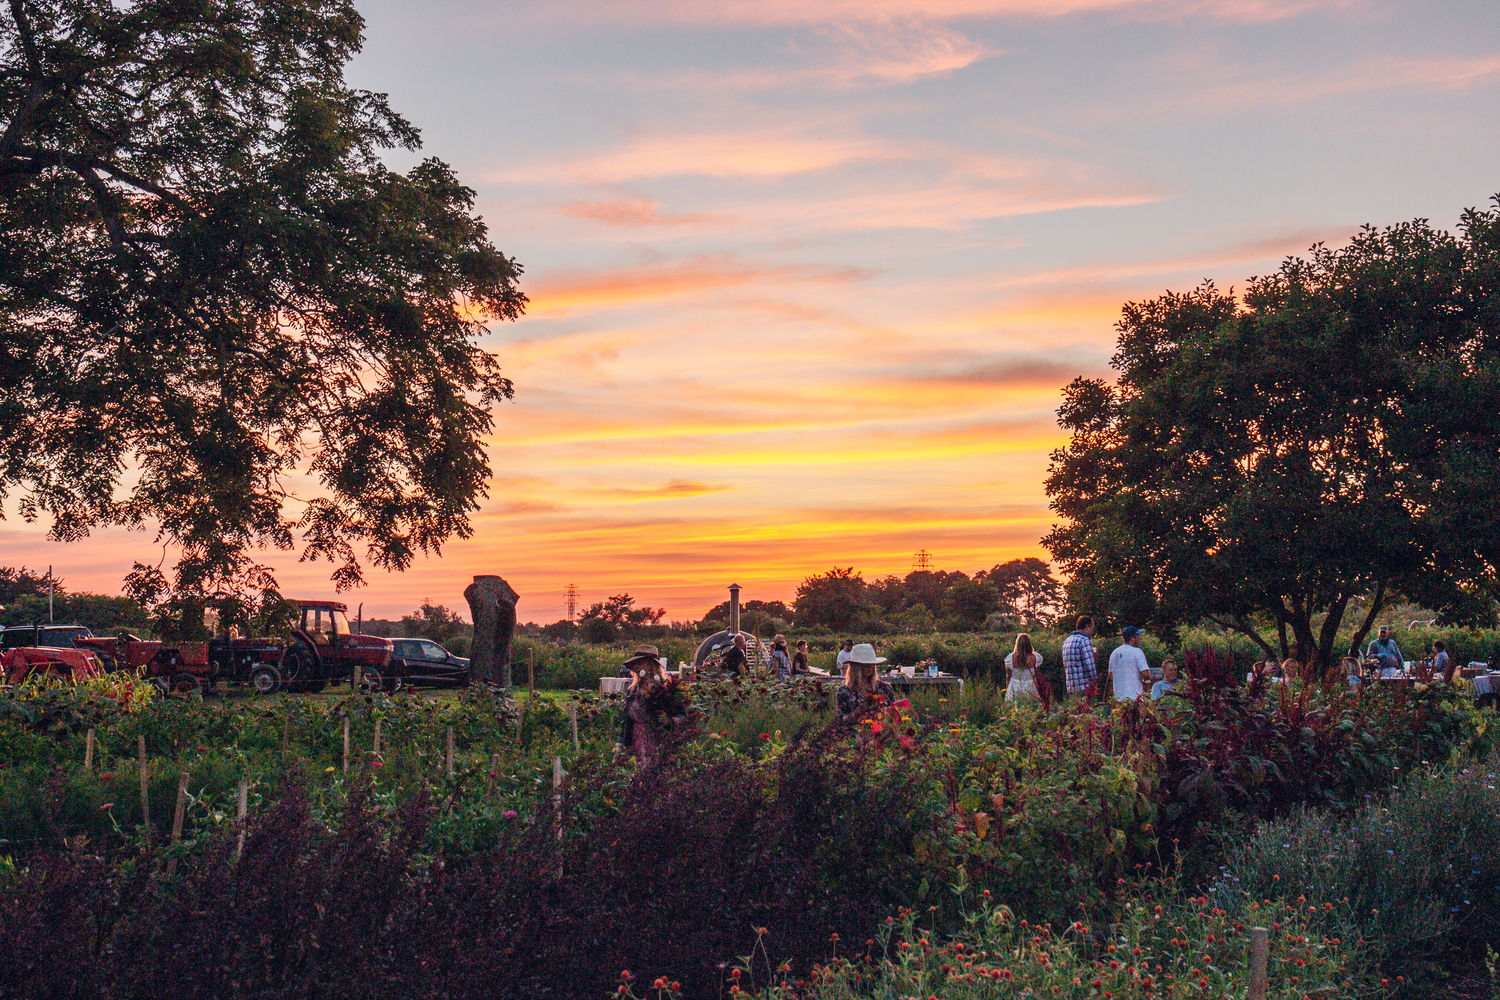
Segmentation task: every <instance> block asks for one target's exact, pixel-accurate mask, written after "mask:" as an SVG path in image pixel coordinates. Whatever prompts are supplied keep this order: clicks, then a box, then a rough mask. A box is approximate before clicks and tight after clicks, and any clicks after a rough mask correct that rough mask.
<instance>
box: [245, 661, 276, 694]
mask: <svg viewBox="0 0 1500 1000" xmlns="http://www.w3.org/2000/svg"><path fill="white" fill-rule="evenodd" d="M250 687H251V689H252V690H253V691H254V692H255V693H256V694H275V693H276V692H277V691H279V690H281V671H279V670H277V669H276V668H275V667H273V666H271V665H270V664H269V663H262V664H260V666H258V667H256V668H255V669H254V670H252V671H250Z"/></svg>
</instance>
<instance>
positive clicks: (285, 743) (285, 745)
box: [281, 701, 292, 754]
mask: <svg viewBox="0 0 1500 1000" xmlns="http://www.w3.org/2000/svg"><path fill="white" fill-rule="evenodd" d="M291 739H292V703H291V702H289V701H288V702H287V703H286V716H285V718H283V719H282V722H281V752H282V753H283V754H285V753H286V752H287V750H288V749H289V748H290V747H291Z"/></svg>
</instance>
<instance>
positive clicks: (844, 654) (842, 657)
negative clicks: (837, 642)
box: [833, 639, 854, 674]
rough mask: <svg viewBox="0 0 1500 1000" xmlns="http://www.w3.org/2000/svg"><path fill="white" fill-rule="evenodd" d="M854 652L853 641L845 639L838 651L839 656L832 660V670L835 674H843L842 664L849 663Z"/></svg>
mask: <svg viewBox="0 0 1500 1000" xmlns="http://www.w3.org/2000/svg"><path fill="white" fill-rule="evenodd" d="M853 652H854V640H853V639H845V640H844V648H843V649H841V650H839V655H838V656H837V657H835V658H834V661H833V669H834V671H835V672H836V673H840V674H841V673H843V672H844V664H846V663H848V662H849V657H850V655H851V654H852V653H853Z"/></svg>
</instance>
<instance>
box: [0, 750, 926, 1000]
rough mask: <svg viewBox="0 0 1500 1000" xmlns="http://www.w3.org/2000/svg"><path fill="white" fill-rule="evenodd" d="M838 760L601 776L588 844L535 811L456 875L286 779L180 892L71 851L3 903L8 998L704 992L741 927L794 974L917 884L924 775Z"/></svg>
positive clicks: (376, 822) (416, 824) (572, 795)
mask: <svg viewBox="0 0 1500 1000" xmlns="http://www.w3.org/2000/svg"><path fill="white" fill-rule="evenodd" d="M848 740H849V737H848V733H847V731H845V730H843V729H840V728H838V727H833V728H830V729H828V730H823V731H819V732H816V733H813V734H811V735H809V736H807V738H806V739H804V740H803V741H802V742H800V743H797V744H794V745H793V746H791V747H789V748H788V750H787V752H786V754H785V756H784V757H783V758H782V759H781V760H780V761H779V763H778V765H777V767H776V768H775V771H774V775H773V780H771V781H769V782H767V781H765V780H764V779H763V778H762V777H760V776H758V775H757V774H756V772H755V770H754V769H753V768H752V766H751V765H749V764H748V763H747V762H745V761H744V760H743V759H742V758H737V757H725V758H722V759H719V760H709V761H703V760H697V761H692V760H687V759H684V758H680V757H679V758H675V759H672V760H669V761H667V762H666V763H665V764H664V765H663V766H661V767H658V768H651V769H644V770H642V771H640V772H639V773H638V774H637V775H636V777H635V778H634V780H633V781H632V782H631V783H630V784H629V785H628V787H627V788H626V789H625V791H624V793H623V795H622V797H621V798H620V800H619V803H618V807H617V808H612V807H606V805H605V803H608V802H609V801H610V800H608V799H606V798H605V793H606V792H611V793H612V794H616V795H619V794H620V792H619V791H618V790H617V787H618V779H617V776H616V773H615V772H614V771H613V770H612V766H611V765H599V766H598V768H597V769H593V770H583V771H581V772H580V773H578V774H576V775H574V776H573V779H572V781H571V783H570V785H569V788H568V790H567V792H566V795H565V797H564V798H563V800H562V801H560V803H559V805H558V808H559V809H560V810H563V811H566V812H567V813H568V814H569V815H575V816H576V815H577V814H579V813H588V812H591V811H594V810H598V811H599V815H598V818H597V819H596V820H595V821H594V822H593V823H592V824H591V825H590V824H581V825H580V824H577V823H573V824H569V831H570V832H569V834H568V836H567V837H566V838H562V839H560V838H559V836H558V834H557V827H556V825H555V823H554V821H553V820H552V816H551V815H549V814H548V812H547V811H544V812H543V813H541V814H540V815H538V816H537V817H536V818H535V820H534V822H532V823H530V824H529V825H522V826H518V827H516V828H514V829H515V832H514V833H513V834H512V835H511V836H509V837H505V838H502V843H500V844H498V845H497V847H496V849H495V850H494V852H493V853H491V854H488V855H485V856H481V857H480V858H478V859H477V860H473V861H469V862H465V863H462V864H455V865H453V866H451V867H450V866H448V865H445V864H444V862H443V861H442V860H441V859H440V858H439V859H424V858H422V857H420V856H419V854H418V849H419V847H420V845H421V844H422V842H423V837H424V834H425V830H426V822H427V817H428V816H429V815H430V814H431V813H433V812H435V811H436V808H435V807H434V806H431V805H429V804H428V800H427V798H426V797H425V796H420V795H419V796H416V797H415V798H414V799H412V800H411V801H410V802H409V803H408V804H407V805H406V806H405V807H403V809H402V810H401V811H400V813H399V814H397V815H394V816H389V817H382V816H381V815H380V813H379V811H378V810H377V808H376V807H375V805H374V803H373V802H372V801H371V800H370V798H369V795H368V787H367V786H363V785H361V786H360V787H358V788H357V789H356V790H355V792H354V793H352V794H351V796H350V799H349V801H348V803H347V805H346V806H345V808H344V812H343V815H342V817H340V819H339V823H338V828H337V832H334V833H327V832H324V830H323V828H322V827H321V826H320V825H319V824H318V823H316V822H314V821H313V812H312V806H311V803H310V802H309V799H308V797H307V795H306V793H305V792H304V791H303V790H302V788H301V786H300V785H299V784H297V783H296V782H295V781H289V782H288V783H287V785H286V786H285V788H284V790H283V792H282V794H281V798H280V802H279V804H278V805H277V806H276V807H275V808H274V809H272V810H269V811H268V812H267V813H266V814H265V815H264V816H263V818H262V819H261V820H260V821H259V822H258V823H257V824H256V825H255V827H254V829H253V830H252V831H251V833H250V836H249V839H248V841H247V844H246V847H245V853H244V857H243V858H242V859H241V860H240V861H239V862H238V863H237V864H236V863H234V862H233V859H232V856H231V851H232V846H233V845H232V839H231V837H229V836H225V837H223V838H221V839H219V840H218V841H216V842H215V843H214V845H213V846H212V847H211V848H210V849H209V850H207V851H206V852H203V853H200V854H197V855H191V856H186V857H183V858H181V859H180V860H179V864H180V869H179V871H178V873H177V875H176V876H175V877H171V878H168V877H166V876H164V875H163V874H161V872H162V868H161V863H162V859H161V858H160V857H159V856H157V855H156V854H154V853H152V852H151V851H150V850H147V851H146V852H144V853H142V854H141V855H140V856H138V857H137V858H136V859H135V861H134V863H132V864H126V865H123V866H118V865H112V864H107V863H105V862H104V861H103V860H101V859H99V858H95V857H92V856H90V855H88V854H86V853H83V852H81V851H67V850H65V849H60V850H59V851H58V852H57V853H54V854H51V855H45V856H39V857H37V858H36V859H35V861H34V863H33V864H31V865H30V866H29V868H28V869H27V870H26V871H25V872H24V873H23V874H19V875H13V876H11V877H10V878H9V880H8V882H7V883H6V884H4V885H3V887H0V946H3V947H4V950H5V953H6V954H8V955H11V956H19V958H18V959H17V960H14V961H7V962H3V963H0V995H4V996H6V997H48V998H59V1000H61V998H72V997H79V998H82V997H90V998H93V997H98V998H124V997H131V998H134V997H166V996H175V997H208V996H236V997H238V996H254V997H273V996H274V997H293V996H295V997H305V996H339V997H372V998H373V997H409V996H455V997H456V996H514V997H547V996H553V997H581V996H603V995H605V994H606V993H608V992H609V991H610V990H611V988H612V985H613V983H614V982H616V981H617V976H618V972H619V970H620V969H626V968H628V969H631V970H633V971H636V972H638V973H640V974H643V975H665V974H670V975H671V976H672V977H673V978H674V979H679V980H681V981H682V982H683V984H684V986H685V987H686V989H687V992H688V995H690V996H703V995H714V993H716V992H717V989H718V984H719V982H720V979H721V977H722V970H721V969H720V967H719V962H721V961H723V960H724V959H726V958H731V957H733V956H734V955H736V954H740V953H743V952H744V951H746V950H747V949H748V947H749V945H750V944H751V942H753V941H754V939H755V932H754V930H753V928H755V927H765V928H768V936H767V941H768V944H769V945H770V947H771V948H772V949H773V950H774V951H775V953H776V954H777V955H778V956H785V957H788V958H790V959H792V960H793V961H794V963H796V964H798V965H799V966H800V967H806V965H808V964H809V963H811V962H813V961H817V960H819V959H820V958H822V957H824V956H826V953H827V946H828V940H829V936H830V934H832V933H835V932H841V933H843V934H844V935H845V936H853V935H855V934H859V935H861V936H863V934H865V933H868V931H869V929H870V928H871V927H872V926H873V925H874V924H875V922H876V921H877V920H878V919H879V918H880V917H881V916H883V915H884V914H885V913H886V912H888V910H889V909H890V908H892V907H893V906H894V905H895V904H896V903H897V902H898V901H900V900H902V899H906V898H910V896H911V894H912V892H913V891H914V889H915V886H916V884H917V882H918V881H920V879H921V878H922V876H923V874H924V871H923V870H922V869H920V868H919V867H918V866H917V865H916V863H915V861H914V860H913V859H912V842H913V839H914V837H916V836H917V835H918V834H919V833H921V832H922V827H921V823H922V822H923V819H922V817H924V816H926V815H928V814H927V813H926V812H924V811H923V810H922V809H921V808H919V806H920V803H921V799H922V798H923V796H924V795H925V791H924V789H923V787H922V782H921V780H920V778H919V775H918V772H916V771H915V770H913V771H909V772H899V773H897V774H896V775H893V776H887V777H885V778H884V779H882V780H881V781H879V782H878V783H876V782H873V781H867V780H866V779H865V778H862V777H850V776H851V775H854V776H859V775H864V774H867V773H868V772H869V771H870V769H869V768H867V767H866V766H865V764H864V762H863V761H862V760H860V759H858V758H860V757H861V756H862V755H863V754H865V753H867V752H873V748H874V744H873V743H869V744H866V746H865V747H863V748H860V747H854V748H851V747H850V745H849V742H848ZM842 757H852V758H854V759H851V760H850V761H849V766H848V767H847V768H846V769H840V768H838V767H832V768H831V767H830V766H829V765H830V762H832V761H836V760H838V759H840V758H842ZM898 767H899V765H898ZM926 874H929V875H931V876H932V877H933V878H942V877H944V876H945V875H949V874H951V873H947V872H937V871H931V870H928V871H927V872H926ZM59 969H67V970H70V972H69V975H67V976H58V975H57V970H59Z"/></svg>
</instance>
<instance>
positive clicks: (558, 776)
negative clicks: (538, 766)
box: [552, 757, 563, 842]
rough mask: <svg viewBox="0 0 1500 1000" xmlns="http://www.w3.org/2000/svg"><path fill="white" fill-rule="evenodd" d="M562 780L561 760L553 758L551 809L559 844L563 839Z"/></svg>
mask: <svg viewBox="0 0 1500 1000" xmlns="http://www.w3.org/2000/svg"><path fill="white" fill-rule="evenodd" d="M562 779H563V769H562V758H561V757H553V758H552V809H553V812H554V813H555V814H556V816H557V839H558V841H559V842H561V841H562V839H563V827H562Z"/></svg>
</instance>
